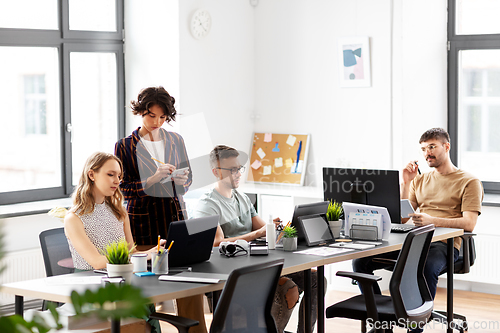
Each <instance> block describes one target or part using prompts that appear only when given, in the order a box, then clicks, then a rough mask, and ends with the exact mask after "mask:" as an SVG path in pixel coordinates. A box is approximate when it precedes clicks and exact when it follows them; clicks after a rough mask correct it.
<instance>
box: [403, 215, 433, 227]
mask: <svg viewBox="0 0 500 333" xmlns="http://www.w3.org/2000/svg"><path fill="white" fill-rule="evenodd" d="M408 216H411V220H412V221H413V224H415V225H416V226H418V227H421V226H424V225H428V224H435V223H434V217H432V216H430V215H429V214H425V213H415V214H408Z"/></svg>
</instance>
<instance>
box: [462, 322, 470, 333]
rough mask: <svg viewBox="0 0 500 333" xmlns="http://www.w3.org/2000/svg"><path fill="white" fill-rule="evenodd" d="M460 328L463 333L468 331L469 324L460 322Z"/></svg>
mask: <svg viewBox="0 0 500 333" xmlns="http://www.w3.org/2000/svg"><path fill="white" fill-rule="evenodd" d="M462 327H463V328H464V331H465V332H468V331H469V323H467V322H466V321H463V322H462Z"/></svg>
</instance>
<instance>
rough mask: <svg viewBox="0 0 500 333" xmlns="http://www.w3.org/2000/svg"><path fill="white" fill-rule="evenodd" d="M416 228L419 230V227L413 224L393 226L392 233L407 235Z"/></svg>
mask: <svg viewBox="0 0 500 333" xmlns="http://www.w3.org/2000/svg"><path fill="white" fill-rule="evenodd" d="M415 228H417V226H416V225H411V224H393V225H391V232H396V233H398V232H399V233H405V232H408V231H410V230H413V229H415Z"/></svg>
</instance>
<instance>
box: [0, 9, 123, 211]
mask: <svg viewBox="0 0 500 333" xmlns="http://www.w3.org/2000/svg"><path fill="white" fill-rule="evenodd" d="M68 4H69V0H58V15H59V16H58V21H59V22H58V24H59V29H58V30H44V29H17V28H15V29H14V28H0V47H2V46H14V47H23V46H24V47H54V48H57V50H58V56H59V66H58V67H59V87H58V89H59V114H60V124H59V131H60V132H59V134H60V138H61V141H60V144H61V147H60V150H61V166H60V168H61V185H60V186H57V187H49V188H40V189H30V190H20V191H11V192H2V193H0V205H9V204H16V203H23V202H30V201H42V200H51V199H60V198H67V197H68V196H69V195H70V194H71V193H72V192H73V188H74V186H73V185H72V179H71V178H72V146H71V133H69V132H68V131H67V130H66V126H67V124H70V123H71V87H70V64H69V58H70V52H110V53H115V54H116V59H117V61H116V66H117V68H116V69H117V70H116V73H117V77H116V80H117V85H116V87H117V95H116V96H117V104H116V105H117V110H116V112H117V121H118V133H117V138H116V139H117V140H118V139H119V138H121V137H123V136H124V134H125V114H124V110H125V64H124V38H123V27H124V1H123V0H116V16H117V17H116V22H117V31H116V32H98V31H75V30H69V5H68ZM19 112H21V110H19Z"/></svg>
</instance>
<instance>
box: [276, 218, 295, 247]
mask: <svg viewBox="0 0 500 333" xmlns="http://www.w3.org/2000/svg"><path fill="white" fill-rule="evenodd" d="M290 223H291V221H288V223H287V224H286V226H285V228H286V227H289V226H290ZM281 237H283V232H281V234H280V235H279V237H278V239H277V240H276V243H277V242H279V241H280V239H281Z"/></svg>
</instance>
